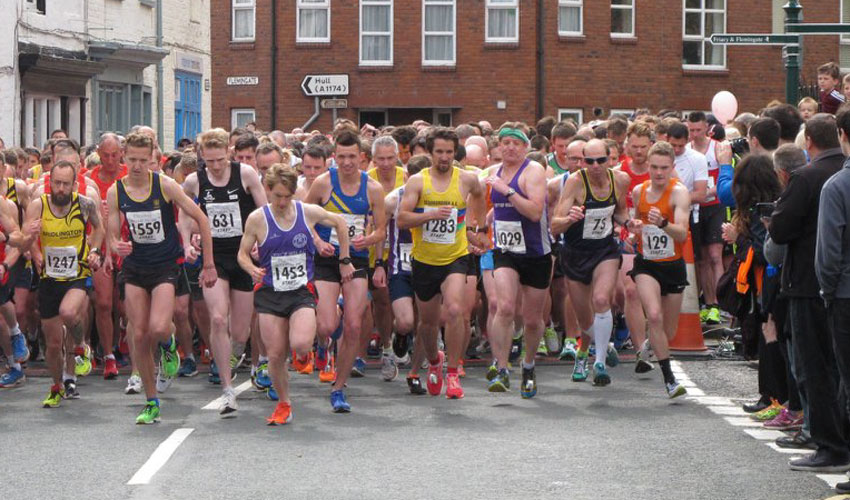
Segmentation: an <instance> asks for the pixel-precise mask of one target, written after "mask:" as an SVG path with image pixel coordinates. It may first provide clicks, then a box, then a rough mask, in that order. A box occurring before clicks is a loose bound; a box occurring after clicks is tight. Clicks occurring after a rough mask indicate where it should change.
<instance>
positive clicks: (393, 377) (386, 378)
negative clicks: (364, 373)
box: [383, 371, 398, 382]
mask: <svg viewBox="0 0 850 500" xmlns="http://www.w3.org/2000/svg"><path fill="white" fill-rule="evenodd" d="M397 378H398V372H397V371H396V372H395V373H394V374H393V375H392V376H391V377H387V376H386V375H384V376H383V379H384V382H393V381H394V380H395V379H397Z"/></svg>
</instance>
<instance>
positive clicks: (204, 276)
mask: <svg viewBox="0 0 850 500" xmlns="http://www.w3.org/2000/svg"><path fill="white" fill-rule="evenodd" d="M199 278H200V281H201V285H202V286H204V287H206V288H212V287H213V285H215V282H216V281H218V273H217V272H216V270H215V266H214V265H210V266H204V267H203V269H201V275H200V276H199Z"/></svg>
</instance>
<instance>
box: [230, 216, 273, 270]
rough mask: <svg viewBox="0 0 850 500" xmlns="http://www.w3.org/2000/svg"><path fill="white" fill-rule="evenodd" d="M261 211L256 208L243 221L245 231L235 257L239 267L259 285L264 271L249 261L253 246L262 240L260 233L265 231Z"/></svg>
mask: <svg viewBox="0 0 850 500" xmlns="http://www.w3.org/2000/svg"><path fill="white" fill-rule="evenodd" d="M263 217H264V216H263V209H262V208H258V209H257V210H254V211H253V212H251V214H250V215H249V216H248V219H247V220H246V221H245V231H244V232H243V234H242V241H241V242H240V243H239V253H238V254H237V255H236V261H237V262H238V263H239V266H240V267H241V268H242V269H244V270H245V272H246V273H248V274H250V275H251V278H253V279H254V282H255V283H259V282H260V281H262V279H263V275H264V274H265V271H266V270H265V269H263V268H261V267H257V266H256V265H254V261H253V260H252V259H251V252H252V251H253V249H254V245H255V244H256V243H258V242H259V241H260V239H262V236H265V235H261V233H262V232H263V231H265V228H264V223H263Z"/></svg>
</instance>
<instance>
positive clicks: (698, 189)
mask: <svg viewBox="0 0 850 500" xmlns="http://www.w3.org/2000/svg"><path fill="white" fill-rule="evenodd" d="M707 195H708V181H694V192H693V193H691V203H703V202H704V201H705V199H706V198H707Z"/></svg>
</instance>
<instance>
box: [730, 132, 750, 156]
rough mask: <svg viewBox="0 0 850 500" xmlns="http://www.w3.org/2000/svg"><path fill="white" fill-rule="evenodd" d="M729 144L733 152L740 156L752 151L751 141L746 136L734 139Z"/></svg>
mask: <svg viewBox="0 0 850 500" xmlns="http://www.w3.org/2000/svg"><path fill="white" fill-rule="evenodd" d="M729 146H730V147H731V148H732V153H734V154H735V155H737V156H738V157H739V158H741V157H744V156H746V155H747V153H749V152H750V143H749V142H747V138H746V137H739V138H737V139H732V140H731V141H729Z"/></svg>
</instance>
